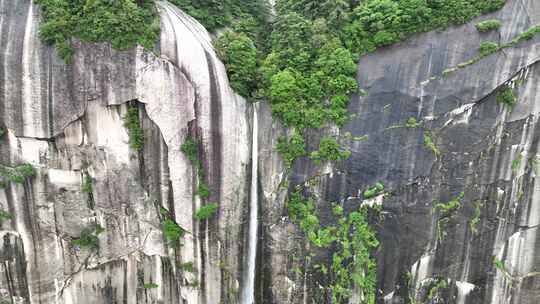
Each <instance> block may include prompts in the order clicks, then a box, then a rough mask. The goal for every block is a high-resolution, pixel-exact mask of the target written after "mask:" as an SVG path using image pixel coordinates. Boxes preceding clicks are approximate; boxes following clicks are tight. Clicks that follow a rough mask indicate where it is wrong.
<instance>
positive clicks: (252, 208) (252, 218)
mask: <svg viewBox="0 0 540 304" xmlns="http://www.w3.org/2000/svg"><path fill="white" fill-rule="evenodd" d="M258 133H259V130H258V117H257V105H256V104H254V105H253V141H252V145H251V156H252V157H251V193H250V197H251V200H250V204H249V238H248V259H247V271H246V272H245V274H244V290H243V293H242V301H241V303H242V304H253V303H255V266H256V265H255V264H256V262H257V229H258V226H259V222H258V219H257V215H258V209H259V200H258V192H257V181H258V173H257V172H258V161H259V159H258V158H259V157H258V156H259V155H258V153H259V151H258V150H259V142H258V136H259V134H258Z"/></svg>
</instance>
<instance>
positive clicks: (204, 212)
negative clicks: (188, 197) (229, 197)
mask: <svg viewBox="0 0 540 304" xmlns="http://www.w3.org/2000/svg"><path fill="white" fill-rule="evenodd" d="M218 209H219V206H218V205H217V204H216V203H209V204H206V205H204V206H202V207H200V208H199V209H198V210H197V213H195V218H196V219H197V220H199V221H203V220H206V219H209V218H211V217H212V216H214V214H216V212H217V211H218Z"/></svg>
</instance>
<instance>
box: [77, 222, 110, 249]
mask: <svg viewBox="0 0 540 304" xmlns="http://www.w3.org/2000/svg"><path fill="white" fill-rule="evenodd" d="M103 231H105V229H103V227H101V226H100V225H96V226H95V227H93V228H86V229H84V230H83V231H82V232H81V235H80V236H79V237H78V238H76V239H74V240H72V241H71V243H72V244H73V245H75V246H79V247H81V248H88V249H98V248H99V238H98V235H100V234H101V233H102V232H103Z"/></svg>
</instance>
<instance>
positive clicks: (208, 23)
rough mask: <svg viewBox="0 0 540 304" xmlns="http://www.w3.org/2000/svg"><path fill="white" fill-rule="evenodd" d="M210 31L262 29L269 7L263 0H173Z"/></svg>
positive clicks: (256, 30)
mask: <svg viewBox="0 0 540 304" xmlns="http://www.w3.org/2000/svg"><path fill="white" fill-rule="evenodd" d="M169 2H171V3H172V4H174V5H176V6H178V7H179V8H181V9H182V10H184V11H185V12H186V13H188V14H189V15H191V16H193V17H194V18H195V19H197V20H198V21H199V22H201V23H202V24H203V25H204V27H205V28H206V29H207V30H209V31H214V30H217V29H219V28H224V27H227V26H232V27H233V28H234V29H235V30H240V29H243V30H246V29H248V30H249V31H250V32H259V31H262V30H263V28H262V25H263V24H264V22H265V20H266V17H267V14H268V9H269V8H268V7H267V5H266V3H265V2H264V1H261V0H222V1H216V0H171V1H169Z"/></svg>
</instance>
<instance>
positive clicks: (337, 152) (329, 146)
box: [309, 137, 351, 164]
mask: <svg viewBox="0 0 540 304" xmlns="http://www.w3.org/2000/svg"><path fill="white" fill-rule="evenodd" d="M350 155H351V152H350V151H348V150H341V149H340V146H339V144H338V142H337V141H336V140H335V139H334V138H332V137H323V138H322V139H321V142H320V143H319V151H313V152H311V155H310V156H309V157H310V158H311V159H312V160H313V161H314V162H315V163H316V164H320V163H321V162H322V161H342V160H345V159H347V158H349V156H350Z"/></svg>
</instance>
